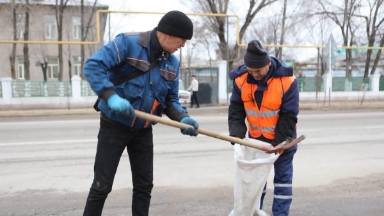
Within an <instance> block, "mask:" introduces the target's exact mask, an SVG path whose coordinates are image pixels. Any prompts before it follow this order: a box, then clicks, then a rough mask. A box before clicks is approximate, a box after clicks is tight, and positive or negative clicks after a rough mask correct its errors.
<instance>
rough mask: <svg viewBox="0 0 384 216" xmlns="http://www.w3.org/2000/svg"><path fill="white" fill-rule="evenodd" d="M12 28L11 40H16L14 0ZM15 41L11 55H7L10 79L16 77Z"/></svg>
mask: <svg viewBox="0 0 384 216" xmlns="http://www.w3.org/2000/svg"><path fill="white" fill-rule="evenodd" d="M11 7H12V29H13V40H14V41H17V12H16V7H17V6H16V0H12V6H11ZM15 61H16V43H13V44H12V51H11V55H10V56H9V64H10V68H11V76H12V79H16V69H15Z"/></svg>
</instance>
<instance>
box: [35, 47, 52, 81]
mask: <svg viewBox="0 0 384 216" xmlns="http://www.w3.org/2000/svg"><path fill="white" fill-rule="evenodd" d="M32 50H33V53H34V56H35V57H36V59H38V62H39V63H40V67H41V71H42V73H43V79H44V82H47V81H48V75H47V71H48V51H47V47H46V46H45V45H44V44H40V50H39V51H38V52H39V53H40V55H41V59H40V58H39V55H38V54H37V53H36V50H35V49H32Z"/></svg>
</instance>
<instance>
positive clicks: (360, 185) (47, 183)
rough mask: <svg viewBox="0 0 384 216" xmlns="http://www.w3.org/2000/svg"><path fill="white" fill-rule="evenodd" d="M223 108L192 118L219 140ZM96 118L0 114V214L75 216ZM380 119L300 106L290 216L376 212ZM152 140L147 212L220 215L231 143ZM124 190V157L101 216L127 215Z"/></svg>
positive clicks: (167, 135)
mask: <svg viewBox="0 0 384 216" xmlns="http://www.w3.org/2000/svg"><path fill="white" fill-rule="evenodd" d="M193 110H194V111H195V109H193ZM197 110H206V111H207V112H213V110H216V111H217V109H214V108H209V107H204V108H201V109H196V111H197ZM225 110H226V108H223V109H222V111H223V112H216V111H215V112H213V113H212V114H209V115H198V113H196V119H197V120H198V122H199V123H200V126H201V127H203V128H206V129H209V130H212V131H215V132H219V133H222V134H227V132H228V128H227V117H226V113H225ZM97 115H98V114H97V113H93V114H90V115H84V114H76V115H49V116H47V115H39V116H14V117H9V116H8V117H4V116H3V117H0V176H1V178H0V179H1V180H0V215H1V216H29V215H38V216H51V215H60V216H74V215H81V214H82V209H83V208H84V203H85V199H86V196H87V192H88V189H89V186H90V184H91V181H92V170H93V160H94V155H95V150H96V137H97V130H98V119H97ZM383 119H384V110H383V109H377V108H370V109H340V110H338V109H318V110H302V112H301V113H300V115H299V122H298V134H299V135H301V134H304V135H305V136H306V140H304V141H303V142H302V143H301V144H299V151H298V153H297V154H296V155H295V159H294V169H295V171H294V183H293V184H294V201H293V204H292V209H291V215H292V216H308V215H314V216H324V215H325V216H345V215H348V216H360V215H370V216H381V215H383V212H384V206H383V205H382V203H383V202H384V196H383V194H384V166H383V165H382V164H383V163H384V156H383V154H382V152H383V150H384V145H383V143H384V136H383V129H384V125H383V124H382V122H383ZM154 141H155V147H154V151H155V164H154V172H155V173H154V174H155V180H154V184H155V187H154V190H153V199H152V204H151V210H150V213H151V214H150V215H155V216H163V215H167V216H168V215H180V216H195V215H204V216H223V215H228V213H229V212H230V211H231V209H232V208H233V185H234V175H235V166H234V161H233V147H232V146H231V145H230V144H229V143H228V142H225V141H221V140H218V139H213V138H211V137H207V136H201V135H199V136H198V137H197V138H192V137H188V136H183V135H181V133H180V131H179V130H178V129H175V128H172V127H169V126H166V125H157V126H156V127H154ZM272 178H273V176H272V175H270V176H269V178H268V181H269V184H268V190H267V200H266V202H265V209H266V211H267V212H268V213H270V209H271V201H272V197H273V191H272ZM131 191H132V185H131V176H130V171H129V161H128V158H127V154H126V152H125V153H124V155H123V156H122V159H121V161H120V166H119V169H118V171H117V174H116V178H115V184H114V187H113V191H112V193H111V194H110V195H109V197H108V199H107V202H106V204H105V209H104V214H103V215H104V216H119V215H130V203H131Z"/></svg>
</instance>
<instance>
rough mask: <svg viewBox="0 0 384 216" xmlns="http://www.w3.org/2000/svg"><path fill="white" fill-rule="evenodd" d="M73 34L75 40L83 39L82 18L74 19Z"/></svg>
mask: <svg viewBox="0 0 384 216" xmlns="http://www.w3.org/2000/svg"><path fill="white" fill-rule="evenodd" d="M72 33H73V39H80V38H81V18H80V17H72Z"/></svg>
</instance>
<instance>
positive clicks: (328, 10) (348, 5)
mask: <svg viewBox="0 0 384 216" xmlns="http://www.w3.org/2000/svg"><path fill="white" fill-rule="evenodd" d="M318 2H319V4H320V6H321V8H322V11H321V12H319V14H325V15H326V16H328V18H330V19H331V20H332V21H333V22H334V23H335V24H336V25H337V26H338V27H339V28H340V30H341V34H342V37H343V46H352V45H355V43H356V42H355V40H354V39H355V38H354V37H355V32H356V30H357V27H356V25H355V23H354V20H353V19H354V18H355V17H356V14H355V11H356V10H357V9H359V7H360V6H361V0H344V4H343V5H336V4H335V3H334V1H330V0H318ZM345 71H346V74H345V76H346V78H347V79H348V78H351V76H352V50H351V49H346V51H345ZM346 82H348V80H346Z"/></svg>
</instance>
